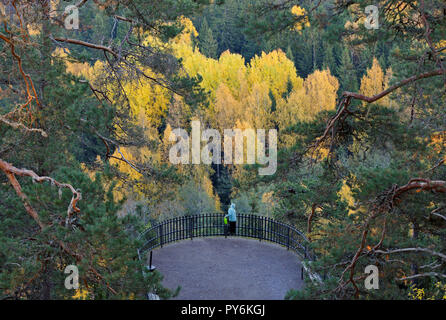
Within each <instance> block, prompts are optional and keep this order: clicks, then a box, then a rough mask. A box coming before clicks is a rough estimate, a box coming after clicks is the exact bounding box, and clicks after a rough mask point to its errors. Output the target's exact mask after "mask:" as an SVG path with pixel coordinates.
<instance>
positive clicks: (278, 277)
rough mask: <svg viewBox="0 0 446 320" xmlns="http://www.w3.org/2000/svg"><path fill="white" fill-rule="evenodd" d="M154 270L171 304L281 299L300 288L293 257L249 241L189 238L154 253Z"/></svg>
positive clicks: (274, 247) (273, 246)
mask: <svg viewBox="0 0 446 320" xmlns="http://www.w3.org/2000/svg"><path fill="white" fill-rule="evenodd" d="M152 263H153V265H155V266H156V268H157V270H159V271H160V272H161V273H162V274H163V276H164V280H163V285H164V286H165V287H167V288H170V289H175V288H176V287H177V286H181V291H180V294H179V296H178V297H177V298H176V299H184V300H189V299H190V300H217V299H218V300H250V299H253V300H280V299H283V298H284V297H285V294H286V293H287V291H288V290H290V289H300V288H301V287H302V285H303V281H302V280H301V264H300V262H299V259H298V256H297V255H296V254H295V253H293V252H292V251H288V250H286V248H283V247H281V246H280V245H277V244H273V243H268V242H264V241H262V242H260V241H259V240H254V239H245V238H235V237H234V238H232V237H228V238H227V239H225V238H224V237H215V238H194V239H193V240H183V241H181V242H177V243H173V244H169V245H166V246H164V247H163V248H159V249H156V250H154V251H153V262H152Z"/></svg>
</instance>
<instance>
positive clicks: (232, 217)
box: [225, 203, 237, 222]
mask: <svg viewBox="0 0 446 320" xmlns="http://www.w3.org/2000/svg"><path fill="white" fill-rule="evenodd" d="M225 217H227V218H228V220H229V221H231V222H235V221H237V217H236V214H235V204H234V203H231V206H230V207H229V209H228V214H227V215H225Z"/></svg>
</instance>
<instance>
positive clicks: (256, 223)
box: [139, 214, 312, 260]
mask: <svg viewBox="0 0 446 320" xmlns="http://www.w3.org/2000/svg"><path fill="white" fill-rule="evenodd" d="M223 217H224V215H222V214H200V215H192V216H183V217H178V218H173V219H169V220H165V221H162V222H160V223H158V224H155V225H153V226H151V227H150V228H148V229H147V230H146V231H144V233H142V234H141V236H140V238H141V239H143V240H144V244H143V246H142V247H141V248H139V253H140V254H142V253H144V252H146V251H152V250H153V249H155V248H157V247H162V246H163V245H165V244H167V243H171V242H175V241H179V240H184V239H193V238H198V237H215V236H225V237H227V236H228V229H227V225H225V224H224V222H223ZM234 236H236V237H249V238H255V239H259V240H260V241H262V240H265V241H269V242H274V243H277V244H280V245H282V246H285V247H286V248H287V249H289V250H293V251H294V252H296V253H297V254H299V255H300V256H301V257H303V258H309V259H310V260H312V257H311V256H312V255H311V254H310V253H309V251H308V250H307V244H308V239H307V238H306V237H305V235H304V234H303V233H302V232H300V231H299V230H297V229H296V228H295V227H293V226H291V225H288V224H285V223H282V222H279V221H275V220H273V219H271V218H268V217H262V216H257V215H252V214H238V215H237V225H236V232H235V235H234Z"/></svg>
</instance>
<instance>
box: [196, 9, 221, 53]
mask: <svg viewBox="0 0 446 320" xmlns="http://www.w3.org/2000/svg"><path fill="white" fill-rule="evenodd" d="M198 39H199V48H200V51H201V53H203V54H204V55H205V56H206V57H208V58H213V59H216V58H217V50H218V43H217V41H216V40H215V39H214V36H213V33H212V29H211V28H209V25H208V22H207V20H206V18H204V19H203V21H202V23H201V26H200V32H199V37H198Z"/></svg>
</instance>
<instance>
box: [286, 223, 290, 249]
mask: <svg viewBox="0 0 446 320" xmlns="http://www.w3.org/2000/svg"><path fill="white" fill-rule="evenodd" d="M287 229H288V236H287V239H286V249H287V250H290V227H287Z"/></svg>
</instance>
